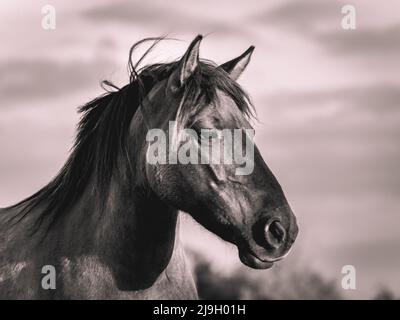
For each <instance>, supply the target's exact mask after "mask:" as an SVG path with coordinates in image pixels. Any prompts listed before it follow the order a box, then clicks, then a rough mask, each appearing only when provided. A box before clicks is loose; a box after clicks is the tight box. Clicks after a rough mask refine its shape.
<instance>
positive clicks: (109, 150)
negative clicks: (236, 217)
mask: <svg viewBox="0 0 400 320" xmlns="http://www.w3.org/2000/svg"><path fill="white" fill-rule="evenodd" d="M148 40H156V41H155V42H154V44H153V45H152V46H151V47H150V49H149V50H147V51H146V52H145V53H144V55H143V56H142V57H141V58H140V59H139V62H138V63H137V64H136V65H133V63H132V58H131V57H132V52H133V49H134V48H136V47H137V46H138V45H139V44H141V43H143V42H145V41H148ZM160 40H162V38H158V39H144V40H142V41H139V42H138V43H136V44H134V45H133V46H132V48H131V51H130V56H129V64H128V67H129V71H130V83H129V84H128V85H126V86H125V87H123V88H121V89H119V88H117V87H116V86H114V85H113V84H111V83H109V82H107V81H105V82H103V84H105V85H108V86H109V87H112V88H114V89H116V90H115V91H109V92H107V93H106V94H103V95H102V96H100V97H97V98H95V99H94V100H92V101H90V102H89V103H87V104H85V105H84V106H82V107H80V108H79V112H80V113H82V117H81V120H80V122H79V125H78V133H77V137H76V140H75V144H74V146H73V148H72V151H71V154H70V156H69V158H68V160H67V162H66V163H65V165H64V166H63V168H62V169H61V170H60V172H59V173H58V174H57V176H56V177H55V178H54V179H53V180H52V181H51V182H50V183H49V184H47V185H46V186H45V187H43V188H42V189H40V190H39V191H38V192H36V193H35V194H33V195H32V196H30V197H28V198H26V199H24V200H22V201H21V202H19V203H17V204H15V205H14V206H12V207H18V208H19V212H18V214H17V216H16V217H15V218H17V222H19V221H21V220H22V219H23V218H24V217H26V215H27V214H28V213H29V212H31V211H32V210H33V209H34V208H36V207H38V206H39V205H40V204H45V207H44V209H43V211H42V212H41V213H40V215H39V217H38V219H37V221H36V223H35V226H34V227H33V230H34V231H36V230H37V229H38V228H39V227H40V225H41V224H42V222H43V221H44V220H45V219H46V218H48V217H49V218H50V222H49V227H48V228H50V227H51V226H52V225H53V224H54V223H55V222H56V221H57V220H58V218H59V217H60V216H62V215H63V214H64V213H66V212H67V211H68V210H69V209H70V208H71V206H72V205H73V204H75V203H76V202H77V201H78V200H79V198H80V196H81V195H82V194H83V192H84V190H85V189H86V187H87V186H88V183H89V181H90V180H91V179H94V180H93V181H94V184H95V189H96V191H98V192H100V193H101V192H106V191H107V188H108V186H109V183H110V180H111V176H112V173H113V170H114V168H115V165H116V161H117V158H118V156H119V155H123V156H124V155H126V154H127V152H126V145H127V144H126V138H127V133H128V130H129V125H130V122H131V120H132V117H133V116H134V114H135V112H136V111H137V109H138V108H139V106H140V104H141V102H142V99H143V98H144V97H145V96H146V95H147V93H148V92H149V91H150V90H151V88H152V87H153V86H154V84H155V83H157V82H158V81H161V80H163V79H166V78H167V77H169V76H170V75H171V73H172V72H173V71H174V70H176V68H177V66H178V64H179V62H171V63H162V64H161V63H159V64H153V65H149V66H146V67H144V68H141V69H137V66H138V64H139V63H140V62H141V61H142V59H143V58H144V56H146V55H147V54H148V53H149V51H150V50H151V49H152V48H153V47H154V46H155V44H157V43H158V42H159V41H160ZM217 89H219V90H221V91H223V92H224V93H226V94H227V95H229V96H230V97H231V98H232V99H233V100H234V101H235V103H236V104H237V106H238V108H239V109H240V111H241V112H242V113H243V114H244V115H246V116H251V115H252V112H251V109H250V106H251V103H250V100H249V98H248V96H247V95H246V93H245V92H244V91H243V90H242V89H241V88H240V87H239V85H238V84H237V83H236V82H234V81H233V80H231V79H230V77H229V75H228V74H227V73H226V72H225V71H224V70H222V69H221V68H217V67H216V66H215V64H213V63H211V62H209V61H201V62H200V64H199V66H198V68H197V70H196V72H195V73H194V74H193V75H192V76H191V78H190V79H189V82H188V83H187V85H186V86H185V89H184V93H185V95H184V96H185V97H186V100H185V105H187V106H193V105H194V104H195V100H196V99H198V98H199V96H201V97H204V98H205V99H207V100H209V101H210V102H211V101H213V100H214V99H215V97H216V90H217Z"/></svg>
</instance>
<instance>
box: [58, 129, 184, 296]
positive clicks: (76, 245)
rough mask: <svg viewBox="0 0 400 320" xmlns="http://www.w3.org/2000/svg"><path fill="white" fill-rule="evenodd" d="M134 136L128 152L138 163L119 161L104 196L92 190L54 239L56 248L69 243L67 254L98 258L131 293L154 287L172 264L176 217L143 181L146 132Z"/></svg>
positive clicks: (67, 218)
mask: <svg viewBox="0 0 400 320" xmlns="http://www.w3.org/2000/svg"><path fill="white" fill-rule="evenodd" d="M135 131H136V132H142V133H141V134H138V135H137V136H132V137H131V139H133V140H132V141H135V143H131V144H130V145H132V146H133V147H132V148H131V150H130V149H129V148H128V152H129V154H131V156H130V159H136V161H139V162H137V163H132V162H129V163H127V161H126V160H125V161H124V160H120V161H119V162H118V165H117V166H116V167H117V168H118V169H114V173H113V175H112V180H111V183H110V185H109V188H108V191H107V193H106V194H98V193H95V192H93V191H92V190H93V185H89V186H88V187H87V189H86V191H85V192H84V194H83V196H82V197H81V200H80V201H79V202H78V203H77V204H76V205H75V206H74V208H73V210H72V211H73V212H71V215H70V216H69V217H68V215H66V217H65V218H64V220H63V221H62V222H61V226H59V227H58V228H57V229H60V228H61V230H54V231H55V233H54V234H53V237H54V238H55V239H57V240H58V241H57V243H60V242H63V243H66V244H67V246H68V248H66V251H67V252H69V255H72V256H84V255H96V256H97V257H98V258H99V259H100V260H101V262H102V263H104V264H105V265H106V266H107V267H108V268H109V269H110V271H111V272H112V273H113V275H114V279H116V281H117V282H119V287H124V288H126V289H130V290H132V289H143V288H146V287H148V286H150V285H151V284H152V283H153V282H154V281H155V279H157V277H158V276H159V274H160V273H161V272H162V271H163V270H164V269H165V268H166V266H167V265H168V263H169V261H170V259H171V256H172V252H173V249H174V242H175V233H176V224H177V216H178V212H177V211H176V210H175V209H172V208H170V207H169V206H167V205H166V204H165V203H163V202H162V201H161V200H160V199H159V198H158V197H157V195H156V194H155V193H154V192H153V191H151V190H150V188H148V186H147V184H146V182H145V178H144V177H143V172H144V170H145V167H144V159H145V158H144V157H143V156H138V155H144V154H145V152H142V151H143V150H145V149H144V148H145V146H146V145H145V139H144V137H142V135H143V133H145V130H140V131H139V130H135ZM139 141H143V143H142V146H140V145H139V144H138V142H139ZM138 148H140V149H141V150H138ZM122 158H123V157H120V159H122ZM101 203H103V204H104V205H100V204H101ZM60 231H61V232H62V234H63V235H64V239H63V240H62V241H60V239H59V237H60Z"/></svg>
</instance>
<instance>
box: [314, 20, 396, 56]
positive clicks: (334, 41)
mask: <svg viewBox="0 0 400 320" xmlns="http://www.w3.org/2000/svg"><path fill="white" fill-rule="evenodd" d="M399 34H400V25H393V26H389V27H385V28H380V29H372V28H364V29H361V28H360V29H358V30H353V31H343V30H342V31H339V32H327V33H322V32H321V33H315V34H314V38H315V39H316V40H317V41H318V42H319V43H321V44H323V45H324V46H325V47H327V48H329V49H330V51H331V52H332V53H342V54H358V55H376V56H378V57H384V56H386V55H396V60H397V58H398V55H399V53H400V42H399V41H396V39H397V38H398V37H399Z"/></svg>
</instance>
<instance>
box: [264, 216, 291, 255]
mask: <svg viewBox="0 0 400 320" xmlns="http://www.w3.org/2000/svg"><path fill="white" fill-rule="evenodd" d="M264 231H265V241H267V243H268V244H269V245H270V246H272V247H274V248H279V247H280V246H281V245H282V243H283V241H284V240H285V237H286V231H285V229H284V228H283V226H282V224H281V223H280V222H279V221H276V220H273V221H272V222H269V223H267V224H266V225H265V227H264Z"/></svg>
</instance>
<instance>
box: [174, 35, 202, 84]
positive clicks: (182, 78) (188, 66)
mask: <svg viewBox="0 0 400 320" xmlns="http://www.w3.org/2000/svg"><path fill="white" fill-rule="evenodd" d="M202 39H203V36H202V35H200V34H199V35H198V36H197V37H196V38H194V40H193V41H192V43H191V44H190V46H189V48H188V49H187V50H186V53H185V54H184V56H183V57H182V59H181V61H180V63H179V85H180V86H183V85H184V84H185V82H186V81H187V79H189V77H190V76H191V75H192V74H193V72H194V71H195V70H196V68H197V66H198V64H199V48H200V42H201V40H202Z"/></svg>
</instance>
